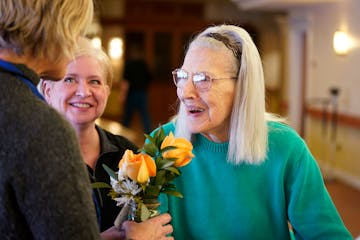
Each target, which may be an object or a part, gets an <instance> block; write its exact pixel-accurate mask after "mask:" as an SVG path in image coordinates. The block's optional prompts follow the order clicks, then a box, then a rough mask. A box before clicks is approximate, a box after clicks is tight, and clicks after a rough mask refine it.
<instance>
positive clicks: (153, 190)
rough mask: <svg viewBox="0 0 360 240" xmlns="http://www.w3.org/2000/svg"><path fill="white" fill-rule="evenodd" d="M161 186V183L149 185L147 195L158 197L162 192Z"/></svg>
mask: <svg viewBox="0 0 360 240" xmlns="http://www.w3.org/2000/svg"><path fill="white" fill-rule="evenodd" d="M160 190H161V186H160V185H148V186H147V187H146V190H145V195H146V196H147V197H150V196H152V197H157V196H159V194H160Z"/></svg>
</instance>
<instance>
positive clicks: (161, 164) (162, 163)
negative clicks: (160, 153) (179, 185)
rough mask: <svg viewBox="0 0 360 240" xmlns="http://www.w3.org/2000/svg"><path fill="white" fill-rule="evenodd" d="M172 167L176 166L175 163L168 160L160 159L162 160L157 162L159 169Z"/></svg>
mask: <svg viewBox="0 0 360 240" xmlns="http://www.w3.org/2000/svg"><path fill="white" fill-rule="evenodd" d="M172 165H174V162H173V161H168V160H166V159H163V158H160V159H159V160H158V161H157V164H156V167H157V168H158V169H166V168H169V167H171V166H172Z"/></svg>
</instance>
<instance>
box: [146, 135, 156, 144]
mask: <svg viewBox="0 0 360 240" xmlns="http://www.w3.org/2000/svg"><path fill="white" fill-rule="evenodd" d="M144 135H145V137H146V139H147V140H148V141H149V142H151V143H152V144H154V145H155V146H157V145H156V141H155V138H153V137H152V136H150V135H148V134H144Z"/></svg>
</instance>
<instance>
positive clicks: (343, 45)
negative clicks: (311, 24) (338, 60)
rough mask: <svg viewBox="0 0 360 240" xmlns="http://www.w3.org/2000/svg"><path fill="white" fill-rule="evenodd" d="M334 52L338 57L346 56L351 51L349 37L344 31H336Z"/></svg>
mask: <svg viewBox="0 0 360 240" xmlns="http://www.w3.org/2000/svg"><path fill="white" fill-rule="evenodd" d="M333 47H334V51H335V53H336V54H338V55H346V54H348V52H349V49H350V38H349V35H348V34H347V33H346V32H344V31H336V32H335V33H334V39H333Z"/></svg>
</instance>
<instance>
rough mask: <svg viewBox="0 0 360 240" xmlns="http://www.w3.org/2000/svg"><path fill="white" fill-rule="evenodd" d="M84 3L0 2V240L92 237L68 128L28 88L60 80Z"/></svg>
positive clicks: (85, 11) (84, 16)
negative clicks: (40, 81) (47, 81)
mask: <svg viewBox="0 0 360 240" xmlns="http://www.w3.org/2000/svg"><path fill="white" fill-rule="evenodd" d="M93 11H94V10H93V2H92V1H91V0H76V1H74V0H51V1H49V0H21V1H12V0H2V1H0V84H1V88H0V95H1V100H0V109H1V110H0V176H1V177H0V205H1V210H0V222H1V224H0V236H1V238H2V239H54V240H56V239H59V240H60V239H61V240H62V239H79V240H80V239H81V240H83V239H100V235H99V230H98V226H97V222H96V215H95V211H94V206H93V203H92V198H91V190H90V184H89V181H88V179H87V173H86V169H85V167H84V164H83V162H82V159H81V154H80V150H79V146H78V142H77V139H76V136H75V133H74V130H73V129H72V128H71V126H70V125H69V124H68V122H66V121H65V120H64V119H63V118H62V117H61V116H60V115H59V114H58V113H57V112H56V111H55V110H54V109H52V108H51V107H50V106H49V105H48V104H47V103H46V102H45V101H43V99H42V98H41V95H40V94H39V92H38V91H37V89H36V85H37V83H38V81H39V79H40V78H44V79H50V80H60V79H61V78H62V77H63V75H64V72H65V67H66V64H67V63H68V62H69V60H70V59H71V58H72V56H73V50H74V49H75V48H76V45H77V44H76V43H77V40H78V38H79V36H81V35H84V34H85V32H86V29H87V27H88V26H89V24H90V23H91V21H92V18H93Z"/></svg>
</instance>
